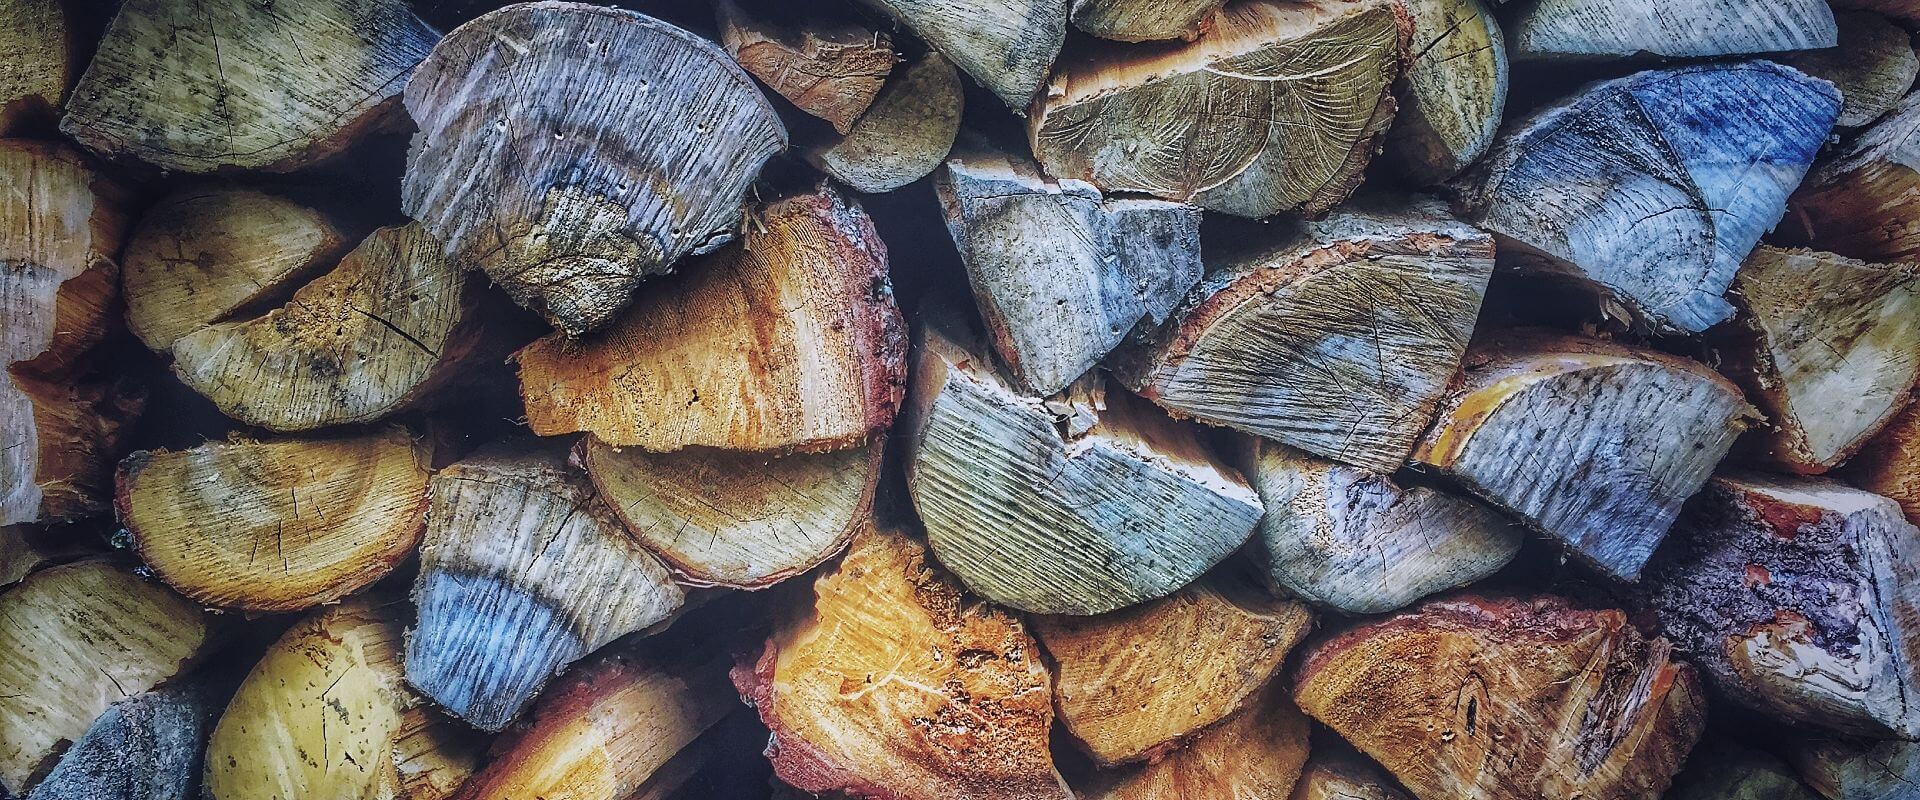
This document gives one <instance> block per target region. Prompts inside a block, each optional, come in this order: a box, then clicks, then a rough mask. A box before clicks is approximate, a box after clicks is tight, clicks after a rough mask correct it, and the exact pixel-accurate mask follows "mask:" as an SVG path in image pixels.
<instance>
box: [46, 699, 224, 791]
mask: <svg viewBox="0 0 1920 800" xmlns="http://www.w3.org/2000/svg"><path fill="white" fill-rule="evenodd" d="M223 699H224V698H223V697H222V696H220V694H219V692H217V691H216V690H215V689H214V688H213V686H212V685H210V684H209V683H207V682H206V681H204V680H195V681H191V682H186V683H174V684H170V685H168V686H166V687H163V688H160V689H156V690H154V691H151V692H146V693H144V694H137V695H134V696H132V697H128V698H126V699H124V700H119V701H117V702H115V703H114V704H113V705H111V706H108V707H107V710H106V711H104V712H102V713H101V714H100V717H99V718H98V719H95V720H94V721H93V725H91V726H90V727H88V728H87V732H86V734H84V735H82V736H81V737H80V738H79V739H78V740H77V741H75V742H74V743H73V746H71V747H69V748H67V751H66V753H65V754H63V755H61V756H60V763H59V765H57V766H55V767H54V768H53V771H52V772H49V773H47V777H46V779H45V780H42V781H40V783H39V784H38V785H36V786H34V787H33V791H31V792H28V793H27V794H26V796H25V800H193V798H196V797H198V796H199V795H198V793H197V792H195V789H196V788H197V787H198V786H199V785H200V765H201V754H202V753H203V752H205V750H206V744H207V733H208V732H209V731H211V730H212V729H213V721H214V719H215V718H217V717H218V716H219V715H220V701H221V700H223Z"/></svg>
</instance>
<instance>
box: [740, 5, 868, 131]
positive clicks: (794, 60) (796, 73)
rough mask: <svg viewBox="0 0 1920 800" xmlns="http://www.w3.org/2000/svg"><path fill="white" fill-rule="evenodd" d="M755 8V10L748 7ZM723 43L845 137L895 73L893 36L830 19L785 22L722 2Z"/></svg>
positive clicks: (759, 75) (754, 71) (755, 74)
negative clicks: (889, 77) (888, 75)
mask: <svg viewBox="0 0 1920 800" xmlns="http://www.w3.org/2000/svg"><path fill="white" fill-rule="evenodd" d="M749 9H751V10H749ZM713 10H714V13H715V15H716V16H718V17H719V22H720V44H721V45H722V46H724V47H725V48H726V49H727V55H730V56H733V60H734V61H736V62H739V64H740V66H741V67H742V68H744V69H745V70H746V71H747V72H748V73H750V74H752V75H753V77H755V78H759V79H760V82H761V83H764V84H766V85H767V86H768V87H769V88H771V89H773V90H774V91H776V92H779V93H780V96H781V97H784V98H787V100H788V101H790V102H792V103H793V105H794V107H795V108H798V109H800V110H801V111H805V112H807V113H808V114H812V115H813V116H816V117H819V118H821V119H824V120H826V121H827V122H829V123H832V124H833V129H834V130H836V131H839V132H840V133H842V134H845V133H847V132H848V131H849V130H851V129H852V127H853V121H854V120H856V119H859V118H860V115H861V113H862V112H864V111H866V110H867V107H868V106H869V105H872V104H873V98H874V96H875V95H878V94H879V93H880V86H881V84H883V83H885V82H886V80H887V73H889V72H891V71H893V62H894V61H895V56H894V54H893V38H892V37H890V36H888V35H887V34H886V32H884V31H874V30H869V29H867V28H865V27H862V26H860V25H856V24H852V23H847V22H836V21H830V20H823V19H814V18H801V19H797V20H790V19H781V18H778V17H775V16H769V15H766V14H761V13H756V12H760V11H762V10H763V9H761V8H759V7H754V6H749V7H748V9H743V8H741V6H740V4H739V3H737V2H735V1H734V0H720V2H716V3H714V6H713Z"/></svg>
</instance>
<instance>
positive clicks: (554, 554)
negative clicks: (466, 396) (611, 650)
mask: <svg viewBox="0 0 1920 800" xmlns="http://www.w3.org/2000/svg"><path fill="white" fill-rule="evenodd" d="M432 496H433V499H432V502H431V503H430V504H429V506H428V508H427V534H426V540H425V542H424V543H423V544H422V545H421V548H420V576H419V578H417V579H416V580H415V582H414V588H413V595H414V602H415V604H417V605H418V606H419V607H420V619H419V622H418V624H417V625H415V626H414V627H413V628H412V629H411V630H409V631H408V635H407V680H408V681H409V682H411V683H412V684H413V685H414V686H417V687H420V690H421V691H422V692H425V693H426V694H427V695H428V696H429V697H432V698H433V699H434V700H435V701H437V702H438V703H440V705H442V706H445V707H446V708H447V710H448V711H451V712H453V714H455V715H456V716H459V717H460V718H461V719H464V720H466V721H467V722H469V723H472V724H473V726H474V727H477V728H481V729H483V730H489V731H497V730H500V729H501V728H503V727H505V726H506V724H507V723H508V722H510V721H512V719H513V717H514V715H516V714H518V713H519V712H520V709H521V708H522V707H524V706H525V705H526V704H527V701H528V700H531V699H533V696H534V694H535V693H537V692H539V691H540V687H541V686H544V685H546V683H547V681H548V680H550V679H552V678H553V676H554V675H555V674H557V673H558V672H559V671H560V670H561V669H563V668H564V667H566V665H568V664H571V663H573V662H574V661H575V660H577V659H579V658H580V657H581V656H584V655H586V654H588V653H590V652H593V651H594V650H597V649H599V648H600V647H601V646H603V645H605V644H607V643H608V642H611V641H613V640H614V639H617V638H619V637H621V636H624V635H626V634H629V633H633V632H635V631H639V630H643V629H645V628H647V627H648V626H650V625H653V624H654V623H657V622H660V621H662V620H664V619H666V618H667V617H668V615H670V614H672V613H673V612H674V611H675V610H676V609H678V608H679V607H680V605H681V603H682V602H683V601H684V600H685V592H684V591H683V590H682V589H681V588H680V587H679V586H678V585H676V584H674V583H673V581H672V580H671V579H670V577H669V576H668V574H667V569H666V567H665V566H663V565H662V564H661V563H660V561H659V560H658V559H656V558H654V556H653V554H652V553H649V552H647V551H646V550H645V549H644V548H642V547H641V546H640V545H639V543H638V542H635V541H634V540H633V538H632V537H630V536H628V535H627V532H626V530H625V529H623V528H622V527H621V526H620V521H619V520H618V519H616V518H614V516H613V513H612V512H611V511H609V510H608V509H607V507H606V506H605V504H604V503H602V502H601V500H600V497H599V496H598V495H597V494H595V493H594V491H593V488H592V486H591V485H590V484H588V483H587V480H586V476H584V475H576V474H574V473H573V472H572V471H571V470H569V469H568V468H567V464H566V458H565V453H564V452H562V451H559V450H557V449H555V448H553V447H551V446H525V447H520V446H513V445H501V446H497V447H495V448H491V449H483V450H482V451H480V452H479V453H477V454H475V455H473V456H471V457H469V458H467V459H465V460H463V461H461V462H459V463H457V464H454V465H452V466H450V467H447V468H446V469H443V470H441V471H440V472H439V473H438V474H436V475H434V477H433V483H432ZM505 643H512V644H511V646H507V645H506V644H505Z"/></svg>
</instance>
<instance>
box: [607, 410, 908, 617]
mask: <svg viewBox="0 0 1920 800" xmlns="http://www.w3.org/2000/svg"><path fill="white" fill-rule="evenodd" d="M884 451H885V447H884V445H883V444H882V442H881V441H880V440H875V441H874V443H873V444H870V445H867V446H866V447H865V448H856V449H853V450H837V451H834V452H831V453H796V454H793V455H785V456H770V455H767V454H765V453H731V452H726V451H721V450H707V449H704V448H696V449H688V450H682V451H680V452H677V453H667V454H655V453H647V452H644V451H642V450H639V449H637V448H627V449H620V448H615V447H611V446H609V445H606V444H604V443H602V442H600V441H599V440H597V439H592V438H589V439H587V440H586V441H585V442H583V443H581V444H580V445H579V447H578V448H577V449H576V450H575V451H574V452H575V454H576V455H575V458H576V459H577V460H579V461H580V462H581V464H582V465H583V466H584V467H585V468H586V471H587V474H588V475H589V476H591V477H592V478H593V485H594V488H595V489H597V490H598V491H599V492H600V496H601V497H603V498H605V499H606V501H607V505H608V507H609V508H611V509H612V510H613V513H614V514H615V515H616V516H618V517H619V518H620V521H621V522H622V523H625V524H626V527H627V531H628V532H630V533H632V534H633V536H634V538H636V539H638V540H640V543H641V544H643V545H645V546H646V547H647V549H649V550H652V551H653V552H654V554H655V555H658V556H660V558H661V560H663V561H665V562H667V565H668V566H670V567H672V568H673V571H674V573H675V574H676V575H678V576H680V577H681V578H682V580H683V581H684V582H687V583H692V584H695V585H701V586H727V587H732V588H737V589H760V588H765V587H767V586H771V585H773V584H775V583H778V582H780V581H783V580H786V579H787V578H791V577H793V576H795V575H798V574H800V573H802V572H806V571H807V570H810V569H813V568H814V567H816V566H819V565H820V563H821V562H823V561H826V560H827V559H829V558H832V557H833V556H834V555H836V554H838V553H839V552H840V551H841V550H844V549H846V546H847V542H848V541H850V540H851V539H852V537H853V534H854V532H855V531H856V530H858V529H859V528H860V526H862V525H864V524H865V523H866V522H867V520H868V519H869V517H870V516H871V515H872V513H873V495H874V489H875V486H876V485H877V484H878V482H879V480H880V466H881V461H882V457H883V455H884Z"/></svg>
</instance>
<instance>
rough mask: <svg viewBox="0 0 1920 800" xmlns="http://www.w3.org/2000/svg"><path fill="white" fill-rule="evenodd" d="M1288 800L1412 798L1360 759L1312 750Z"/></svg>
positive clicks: (1385, 774)
mask: <svg viewBox="0 0 1920 800" xmlns="http://www.w3.org/2000/svg"><path fill="white" fill-rule="evenodd" d="M1289 800H1413V796H1412V795H1409V794H1407V792H1406V790H1404V789H1401V788H1400V784H1398V783H1395V782H1394V780H1393V777H1392V776H1390V775H1388V774H1387V773H1386V772H1385V771H1384V770H1381V769H1380V767H1379V766H1377V765H1375V764H1374V763H1373V762H1371V761H1368V760H1367V759H1365V758H1363V757H1361V756H1358V755H1352V754H1350V753H1347V752H1343V751H1326V752H1323V751H1321V750H1315V751H1314V752H1313V755H1312V756H1310V757H1308V759H1307V766H1306V768H1305V769H1303V770H1301V772H1300V782H1299V783H1297V784H1294V787H1293V796H1292V797H1291V798H1289Z"/></svg>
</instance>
